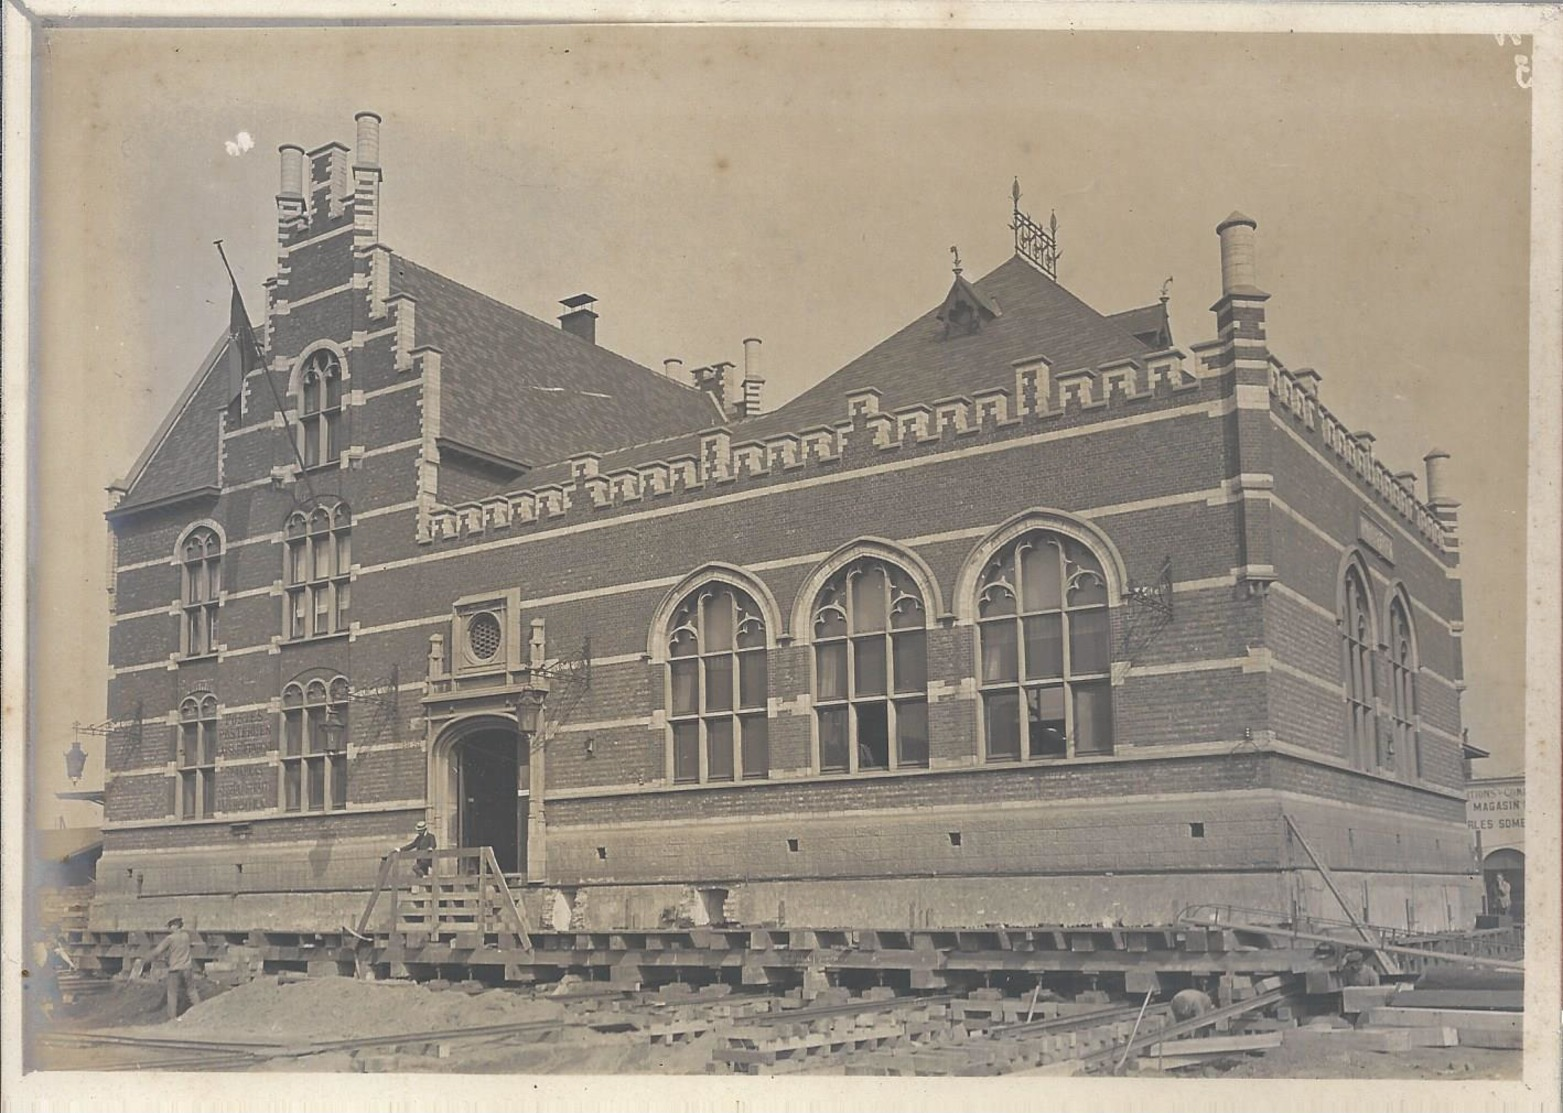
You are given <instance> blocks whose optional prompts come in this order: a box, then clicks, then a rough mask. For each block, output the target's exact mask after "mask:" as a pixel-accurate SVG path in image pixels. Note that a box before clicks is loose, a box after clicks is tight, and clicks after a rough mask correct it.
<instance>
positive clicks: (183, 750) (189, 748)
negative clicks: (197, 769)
mask: <svg viewBox="0 0 1563 1113" xmlns="http://www.w3.org/2000/svg"><path fill="white" fill-rule="evenodd" d="M200 730H201V727H200V724H198V723H186V724H185V725H183V726H182V727H180V728H179V742H180V753H179V764H180V765H199V764H200V762H198V761H197V760H196V746H197V739H198V738H199V736H200Z"/></svg>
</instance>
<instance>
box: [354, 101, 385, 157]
mask: <svg viewBox="0 0 1563 1113" xmlns="http://www.w3.org/2000/svg"><path fill="white" fill-rule="evenodd" d="M353 119H354V120H355V121H357V123H358V165H359V166H375V167H377V166H379V165H380V114H379V113H377V112H360V113H359V114H358V115H356V116H354V117H353Z"/></svg>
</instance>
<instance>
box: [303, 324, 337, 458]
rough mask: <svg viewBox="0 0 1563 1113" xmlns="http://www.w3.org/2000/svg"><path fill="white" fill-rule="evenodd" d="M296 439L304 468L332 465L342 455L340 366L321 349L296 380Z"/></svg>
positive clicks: (334, 354) (331, 354)
mask: <svg viewBox="0 0 1563 1113" xmlns="http://www.w3.org/2000/svg"><path fill="white" fill-rule="evenodd" d="M299 393H300V395H301V397H300V399H299V439H300V441H301V442H302V444H301V448H302V449H303V457H304V466H305V467H306V468H312V467H315V466H316V465H317V464H333V463H336V461H337V459H338V458H339V457H340V456H341V454H342V446H341V444H340V443H339V441H340V431H341V424H342V363H341V361H340V360H338V359H337V357H336V353H334V352H332V351H330V350H329V349H326V348H321V349H320V350H319V351H317V352H315V353H313V354H312V355H311V356H310V357H309V359H308V360H306V361H305V363H304V372H303V374H302V375H301V376H300V377H299Z"/></svg>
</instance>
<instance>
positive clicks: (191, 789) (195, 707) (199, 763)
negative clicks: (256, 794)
mask: <svg viewBox="0 0 1563 1113" xmlns="http://www.w3.org/2000/svg"><path fill="white" fill-rule="evenodd" d="M178 729H179V736H178V739H177V742H176V747H177V749H176V754H175V758H176V760H175V764H176V765H177V767H178V769H179V817H180V818H181V819H210V818H211V817H212V815H213V813H214V812H215V811H216V808H217V697H216V696H214V695H210V694H208V695H204V696H203V695H192V696H187V697H186V698H185V699H184V700H183V701H181V702H180V704H179V728H178Z"/></svg>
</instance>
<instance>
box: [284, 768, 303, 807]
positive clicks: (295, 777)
mask: <svg viewBox="0 0 1563 1113" xmlns="http://www.w3.org/2000/svg"><path fill="white" fill-rule="evenodd" d="M303 767H304V766H303V762H300V761H290V762H288V763H287V764H286V765H284V766H283V767H282V801H283V807H285V808H286V809H287V810H288V811H290V812H296V811H298V810H299V775H300V773H301V772H302V771H303Z"/></svg>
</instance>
